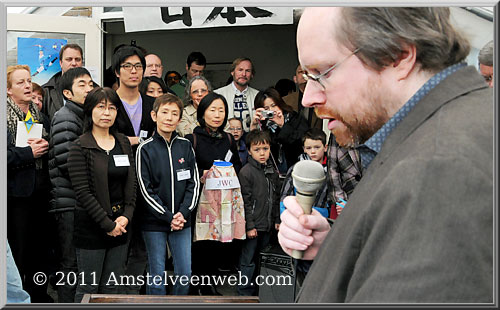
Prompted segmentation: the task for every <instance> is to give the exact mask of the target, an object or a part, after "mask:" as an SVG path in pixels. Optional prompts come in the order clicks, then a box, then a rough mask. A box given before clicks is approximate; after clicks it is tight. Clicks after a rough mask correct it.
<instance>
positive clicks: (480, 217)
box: [298, 67, 494, 303]
mask: <svg viewBox="0 0 500 310" xmlns="http://www.w3.org/2000/svg"><path fill="white" fill-rule="evenodd" d="M493 131H494V128H493V91H492V89H489V88H488V86H487V85H486V84H485V83H484V79H483V78H482V77H481V75H479V74H478V73H477V71H476V69H475V68H473V67H465V68H462V69H460V70H458V71H457V72H455V73H454V74H452V75H450V76H449V77H448V78H446V79H445V80H443V81H442V82H441V83H440V84H439V85H437V86H436V87H435V88H434V89H433V90H431V91H430V92H429V93H428V94H427V95H426V96H425V97H424V98H423V99H422V100H421V101H420V102H419V103H418V104H417V105H416V106H415V108H414V109H413V110H412V111H411V112H410V113H409V114H408V116H407V117H406V118H405V119H404V120H403V121H402V122H401V123H400V124H399V125H398V127H397V128H395V129H394V131H393V132H392V133H391V135H390V136H389V137H388V138H387V140H386V141H385V143H384V145H383V147H382V149H381V151H380V153H379V154H378V155H377V156H376V157H375V159H374V160H373V162H372V163H371V164H370V167H369V168H368V169H367V170H366V173H365V174H364V176H363V178H362V179H361V181H360V182H359V184H358V185H357V187H356V189H355V190H354V192H353V193H352V196H351V197H350V200H349V207H348V208H346V209H345V210H344V211H343V212H342V214H341V216H340V217H339V219H338V220H337V221H336V223H335V225H334V228H333V230H331V231H330V233H329V235H328V236H327V237H326V239H325V241H324V243H323V246H322V248H321V249H320V251H319V252H318V255H317V256H316V258H315V260H314V263H313V265H312V267H311V270H310V271H309V274H308V275H307V278H306V280H305V282H304V284H303V289H302V291H301V292H300V295H299V297H298V301H299V302H325V303H336V302H353V303H356V302H359V303H366V302H369V303H414V302H428V303H479V302H481V303H491V302H493V286H492V285H493V281H494V274H493V208H494V205H493Z"/></svg>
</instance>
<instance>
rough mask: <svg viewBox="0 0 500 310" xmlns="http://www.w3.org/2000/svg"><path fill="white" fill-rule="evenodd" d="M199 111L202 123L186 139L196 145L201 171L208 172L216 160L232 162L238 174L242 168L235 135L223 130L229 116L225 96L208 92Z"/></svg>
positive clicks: (201, 102)
mask: <svg viewBox="0 0 500 310" xmlns="http://www.w3.org/2000/svg"><path fill="white" fill-rule="evenodd" d="M196 113H197V114H196V116H197V119H198V123H199V124H200V126H198V127H196V128H195V129H194V131H193V134H190V135H187V136H186V138H187V139H188V140H189V141H191V143H192V144H193V147H194V151H195V154H196V164H197V165H198V169H199V171H200V174H201V175H203V176H204V175H206V173H207V172H208V170H209V169H210V168H211V167H212V165H213V163H214V160H223V161H229V162H231V163H232V164H233V166H234V169H235V170H236V173H238V172H239V171H240V169H241V160H240V157H239V155H238V147H237V145H236V141H235V140H234V137H233V136H232V135H231V134H229V133H227V132H225V131H224V127H225V126H226V123H227V117H228V108H227V101H226V99H225V98H224V96H222V95H219V94H217V93H209V94H208V95H206V96H205V97H203V99H202V100H201V101H200V104H199V106H198V109H197V112H196Z"/></svg>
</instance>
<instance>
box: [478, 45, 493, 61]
mask: <svg viewBox="0 0 500 310" xmlns="http://www.w3.org/2000/svg"><path fill="white" fill-rule="evenodd" d="M478 60H479V63H480V64H481V65H483V66H493V40H491V41H490V42H488V43H486V44H485V45H484V46H483V48H482V49H481V50H480V51H479V56H478Z"/></svg>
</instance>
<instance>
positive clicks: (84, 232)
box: [65, 87, 137, 303]
mask: <svg viewBox="0 0 500 310" xmlns="http://www.w3.org/2000/svg"><path fill="white" fill-rule="evenodd" d="M119 104H120V98H119V97H118V96H117V94H116V93H115V91H114V90H112V89H111V88H107V87H106V88H101V87H98V88H94V89H93V90H92V91H91V92H90V93H89V94H88V95H87V98H86V99H85V103H84V105H83V112H84V121H83V122H84V127H83V134H82V135H81V136H80V137H79V138H78V139H77V140H76V141H75V144H74V145H73V147H71V149H70V152H69V157H68V171H69V176H70V179H71V183H72V184H73V188H74V190H75V194H76V200H77V203H76V207H75V220H74V221H75V225H74V235H73V244H74V245H75V248H76V257H77V264H78V286H77V288H76V294H75V302H77V303H79V302H81V300H82V298H83V295H84V294H96V293H107V294H116V293H118V288H119V283H118V282H117V281H111V282H108V280H109V279H112V277H113V276H114V277H116V279H120V275H123V274H124V272H125V262H126V259H127V239H128V238H127V230H128V229H129V225H128V224H129V222H130V220H131V219H132V215H133V212H134V208H135V198H136V195H135V194H136V182H137V181H136V175H135V166H134V156H133V153H132V148H131V146H130V142H129V140H128V139H127V137H126V136H125V135H123V134H120V133H118V132H117V131H116V128H115V127H116V126H115V119H116V115H117V107H118V106H119ZM65 280H67V281H70V279H65Z"/></svg>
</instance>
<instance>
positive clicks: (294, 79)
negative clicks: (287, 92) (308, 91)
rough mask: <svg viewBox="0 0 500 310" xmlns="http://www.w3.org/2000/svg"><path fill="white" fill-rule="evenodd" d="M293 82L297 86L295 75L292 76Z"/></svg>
mask: <svg viewBox="0 0 500 310" xmlns="http://www.w3.org/2000/svg"><path fill="white" fill-rule="evenodd" d="M293 82H294V83H295V84H298V82H297V76H296V75H294V76H293Z"/></svg>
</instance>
